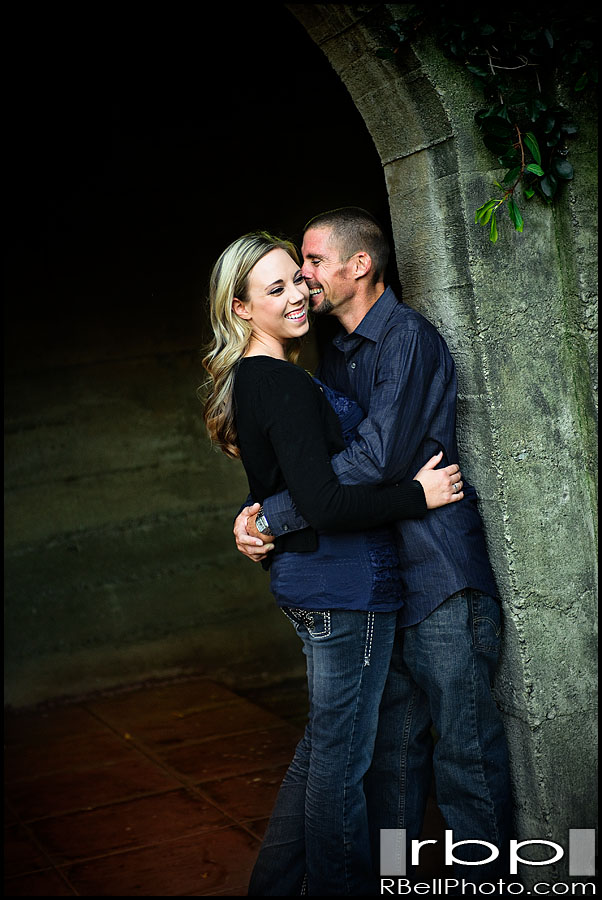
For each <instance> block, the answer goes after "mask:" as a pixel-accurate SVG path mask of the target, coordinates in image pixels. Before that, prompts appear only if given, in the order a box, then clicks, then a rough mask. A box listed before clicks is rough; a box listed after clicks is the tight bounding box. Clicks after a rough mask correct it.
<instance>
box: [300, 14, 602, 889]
mask: <svg viewBox="0 0 602 900" xmlns="http://www.w3.org/2000/svg"><path fill="white" fill-rule="evenodd" d="M289 8H290V9H291V10H292V11H293V12H294V14H295V15H297V16H298V17H299V19H300V20H301V21H302V22H303V23H304V24H305V26H306V28H307V29H308V31H309V33H310V34H311V35H312V37H313V38H314V40H316V42H317V43H318V44H319V46H320V47H321V48H322V50H323V51H324V53H325V54H326V55H327V56H328V58H329V60H330V61H331V64H332V65H333V67H334V68H335V70H336V71H337V72H338V74H339V76H340V77H341V79H342V80H343V82H344V83H345V85H346V86H347V88H348V90H349V92H350V94H351V96H352V97H353V100H354V102H355V104H356V106H357V108H358V109H359V110H360V112H361V114H362V116H363V118H364V120H365V122H366V124H367V126H368V128H369V130H370V133H371V135H372V137H373V139H374V142H375V144H376V146H377V149H378V151H379V154H380V156H381V160H382V163H383V166H384V170H385V175H386V179H387V186H388V191H389V199H390V209H391V220H392V225H393V232H394V237H395V246H396V253H397V263H398V269H399V273H400V279H401V282H402V285H403V288H404V299H405V300H406V301H407V302H408V303H410V304H411V305H413V306H414V307H415V308H417V309H419V310H420V311H421V312H423V313H424V314H425V315H426V316H427V317H428V318H429V319H430V320H431V321H433V322H434V323H435V324H436V325H437V326H438V327H439V329H440V330H441V332H442V333H443V334H444V336H445V337H446V339H447V341H448V343H449V346H450V348H451V351H452V353H453V355H454V357H455V359H456V362H457V366H458V373H459V439H460V446H461V454H462V468H463V470H464V472H465V473H466V475H467V476H468V478H469V479H470V480H471V481H472V482H473V483H474V484H475V485H476V486H477V488H478V491H479V494H480V498H481V509H482V514H483V517H484V521H485V523H486V529H487V536H488V543H489V548H490V553H491V558H492V561H493V565H494V568H495V572H496V576H497V579H498V582H499V586H500V590H501V594H502V597H503V605H504V612H505V646H504V656H503V662H502V666H501V670H500V672H499V677H498V680H497V696H498V698H499V702H500V705H501V707H502V709H503V711H504V713H505V719H506V725H507V733H508V738H509V742H510V748H511V755H512V770H513V777H514V786H515V801H516V809H517V825H518V831H519V834H520V836H521V837H523V838H538V839H543V838H548V839H552V840H554V839H555V840H557V841H560V842H562V843H563V844H564V845H565V846H566V838H567V832H568V829H569V828H570V827H576V828H585V827H594V825H595V821H596V819H595V806H594V803H595V801H594V799H593V798H594V791H593V789H592V782H593V779H594V774H595V771H596V767H595V766H596V764H595V755H594V746H595V733H596V731H595V703H594V699H595V691H596V680H595V664H596V644H595V636H594V635H595V595H594V592H595V585H596V569H595V547H596V545H595V479H596V465H595V443H594V427H595V410H596V406H595V391H596V379H595V358H596V357H595V344H594V334H595V323H596V309H597V307H596V296H597V295H596V293H595V291H596V273H595V262H596V257H595V234H596V232H595V228H596V219H595V212H596V190H595V185H596V170H595V166H596V159H597V153H596V149H595V142H596V131H595V116H594V115H593V114H592V110H591V109H590V108H589V107H588V106H587V105H586V104H585V103H584V104H583V105H582V107H581V108H578V109H577V115H578V117H579V120H580V123H581V134H580V137H579V140H578V141H576V142H575V150H574V151H572V156H571V158H572V159H574V161H575V169H576V176H575V180H574V181H573V182H572V183H571V185H570V187H569V188H568V191H567V193H566V195H565V196H564V197H563V198H562V199H561V200H559V202H557V203H556V204H555V205H554V209H553V210H551V209H547V208H545V207H544V206H543V205H541V204H538V203H537V202H534V203H533V204H532V205H531V206H530V207H529V208H528V210H527V211H526V213H525V219H526V222H527V224H526V227H525V231H524V233H523V234H522V235H519V234H517V233H515V232H514V230H513V228H512V226H511V224H510V222H509V221H506V222H504V221H502V223H501V227H500V238H499V241H498V243H497V244H496V245H492V244H490V242H489V240H488V234H487V230H486V229H482V228H479V227H477V226H475V225H473V224H472V223H473V222H474V210H475V209H476V208H477V207H478V206H480V205H481V204H482V203H483V202H484V201H485V200H486V199H488V197H489V196H490V193H489V191H490V186H491V185H492V182H493V180H494V179H495V178H497V177H498V176H499V173H498V172H496V171H494V170H492V168H491V165H492V160H491V157H490V156H489V154H488V153H487V151H485V150H484V148H482V145H481V143H480V139H479V137H478V135H477V134H476V129H475V126H474V120H473V117H474V113H475V111H476V110H477V109H478V108H479V105H482V101H481V102H480V98H479V97H478V96H477V95H476V93H475V89H474V88H473V86H472V84H471V83H470V81H469V79H468V77H465V73H463V72H462V71H461V70H460V69H459V67H457V66H454V65H453V64H452V63H451V62H449V61H447V60H446V59H445V57H444V56H443V55H442V54H441V53H440V52H439V51H438V50H437V48H436V47H435V46H433V44H432V43H430V42H429V40H427V39H421V41H420V43H418V44H416V45H415V46H412V48H406V49H402V50H401V51H400V52H399V59H398V60H397V61H396V62H395V63H392V62H388V61H382V60H380V59H379V58H378V57H377V56H376V54H375V51H376V49H377V48H378V46H380V45H382V31H381V26H382V10H377V11H374V10H371V9H370V8H369V7H358V6H346V5H342V4H337V5H334V4H327V5H322V4H320V5H314V4H312V5H309V4H291V5H290V6H289ZM400 9H401V7H395V6H390V7H388V10H389V11H390V14H391V15H392V16H393V17H394V16H395V13H396V11H398V10H400ZM574 103H575V101H574V100H572V101H571V107H573V106H574ZM561 870H562V867H561ZM548 872H549V870H548Z"/></svg>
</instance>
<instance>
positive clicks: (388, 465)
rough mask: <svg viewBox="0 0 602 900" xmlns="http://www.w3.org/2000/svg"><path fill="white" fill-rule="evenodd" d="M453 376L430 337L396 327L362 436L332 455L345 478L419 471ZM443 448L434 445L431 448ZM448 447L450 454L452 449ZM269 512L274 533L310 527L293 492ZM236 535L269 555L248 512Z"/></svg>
mask: <svg viewBox="0 0 602 900" xmlns="http://www.w3.org/2000/svg"><path fill="white" fill-rule="evenodd" d="M450 377H455V376H454V373H453V370H450V371H449V372H444V371H441V365H440V361H439V356H438V352H437V348H436V347H435V346H434V344H433V339H432V337H431V336H430V335H428V334H425V333H424V332H421V331H418V330H416V331H414V330H411V331H408V330H407V329H406V328H405V327H404V326H401V325H396V326H394V327H393V328H392V329H391V330H390V332H389V333H388V335H387V336H386V338H385V339H384V341H383V344H382V347H381V350H380V355H379V360H378V365H377V371H376V378H375V384H374V387H373V388H372V391H371V392H370V406H369V409H368V415H367V417H366V418H365V419H364V420H363V421H362V422H361V424H360V425H359V428H358V438H357V440H356V441H354V442H353V443H352V444H350V445H349V447H347V448H346V449H345V450H343V451H341V452H340V453H338V454H336V455H335V456H333V457H332V459H331V462H332V467H333V469H334V471H335V473H336V474H337V476H338V478H339V481H340V482H341V483H342V484H378V483H380V482H393V481H401V480H402V479H404V478H411V477H413V475H414V474H415V473H414V472H410V471H409V466H410V465H411V464H412V461H413V460H414V458H415V456H416V454H417V452H418V450H419V448H420V445H421V444H422V443H423V441H424V439H425V436H426V428H427V426H428V423H429V422H430V421H431V419H432V417H433V415H434V413H435V411H436V409H437V407H438V405H439V403H440V401H441V397H442V395H443V393H444V390H445V385H446V379H447V378H450ZM358 393H361V391H358ZM438 449H439V447H433V448H430V449H429V452H431V453H435V452H437V450H438ZM442 449H443V451H444V453H445V454H446V455H447V453H446V451H447V449H448V448H445V447H444V448H442ZM425 456H428V454H427V453H425ZM422 462H426V458H425V459H424V460H422V461H421V463H422ZM446 462H449V460H445V459H444V460H443V464H444V465H445V464H446ZM263 511H264V515H265V518H266V520H267V522H268V524H269V528H270V531H271V532H272V534H273V536H274V537H279V536H280V535H282V534H287V533H289V532H291V531H297V530H299V529H301V528H306V527H307V522H306V521H305V519H303V517H302V516H301V515H300V514H299V513H298V512H297V510H296V509H295V506H294V503H293V501H292V498H291V496H290V494H289V492H288V491H282V492H280V493H279V494H275V495H274V496H272V497H269V498H267V499H266V500H265V501H264V503H263ZM234 534H235V537H236V545H237V548H238V549H239V550H240V551H241V552H242V553H244V554H245V555H246V556H248V557H249V558H250V559H253V560H254V561H259V560H260V559H262V558H263V557H265V556H266V555H267V554H266V552H265V550H264V548H261V547H259V545H257V544H254V543H253V544H251V542H250V541H249V540H248V538H249V535H248V534H247V532H246V521H243V518H242V515H241V516H239V517H238V519H237V520H236V523H235V527H234Z"/></svg>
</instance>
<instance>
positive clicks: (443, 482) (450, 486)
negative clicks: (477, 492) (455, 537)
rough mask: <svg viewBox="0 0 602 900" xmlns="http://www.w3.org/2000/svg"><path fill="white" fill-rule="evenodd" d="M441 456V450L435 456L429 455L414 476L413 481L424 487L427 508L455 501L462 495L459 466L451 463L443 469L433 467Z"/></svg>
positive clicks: (434, 507)
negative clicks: (427, 459)
mask: <svg viewBox="0 0 602 900" xmlns="http://www.w3.org/2000/svg"><path fill="white" fill-rule="evenodd" d="M442 456H443V451H442V450H440V451H439V453H437V455H436V456H431V458H430V459H429V461H428V462H427V463H425V464H424V465H423V467H422V468H421V469H420V471H419V472H417V474H416V475H415V476H414V481H419V482H420V484H421V485H422V487H423V488H424V495H425V497H426V505H427V509H436V508H437V507H438V506H447V504H448V503H455V502H456V500H461V499H462V497H463V496H464V491H463V490H462V488H463V486H464V482H463V481H462V473H461V472H460V466H458V465H457V464H456V463H453V464H452V465H451V466H446V467H445V468H444V469H435V466H436V465H437V464H438V463H440V462H441V458H442Z"/></svg>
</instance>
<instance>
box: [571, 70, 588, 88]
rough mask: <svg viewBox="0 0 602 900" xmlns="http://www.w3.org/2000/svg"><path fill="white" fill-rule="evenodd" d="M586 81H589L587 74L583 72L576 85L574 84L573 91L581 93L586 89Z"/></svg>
mask: <svg viewBox="0 0 602 900" xmlns="http://www.w3.org/2000/svg"><path fill="white" fill-rule="evenodd" d="M588 81H589V77H588V74H587V72H584V73H583V75H582V76H581V78H578V79H577V83H576V85H575V88H574V89H575V90H576V91H582V90H583V89H584V88H585V87H587V83H588Z"/></svg>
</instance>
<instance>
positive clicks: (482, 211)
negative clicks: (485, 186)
mask: <svg viewBox="0 0 602 900" xmlns="http://www.w3.org/2000/svg"><path fill="white" fill-rule="evenodd" d="M497 204H498V201H497V200H488V201H487V203H484V204H483V205H482V206H479V208H478V209H477V211H476V212H475V216H474V220H475V223H478V224H479V225H487V223H488V222H489V219H490V218H491V214H492V213H493V210H494V209H495V207H496V206H497Z"/></svg>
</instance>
